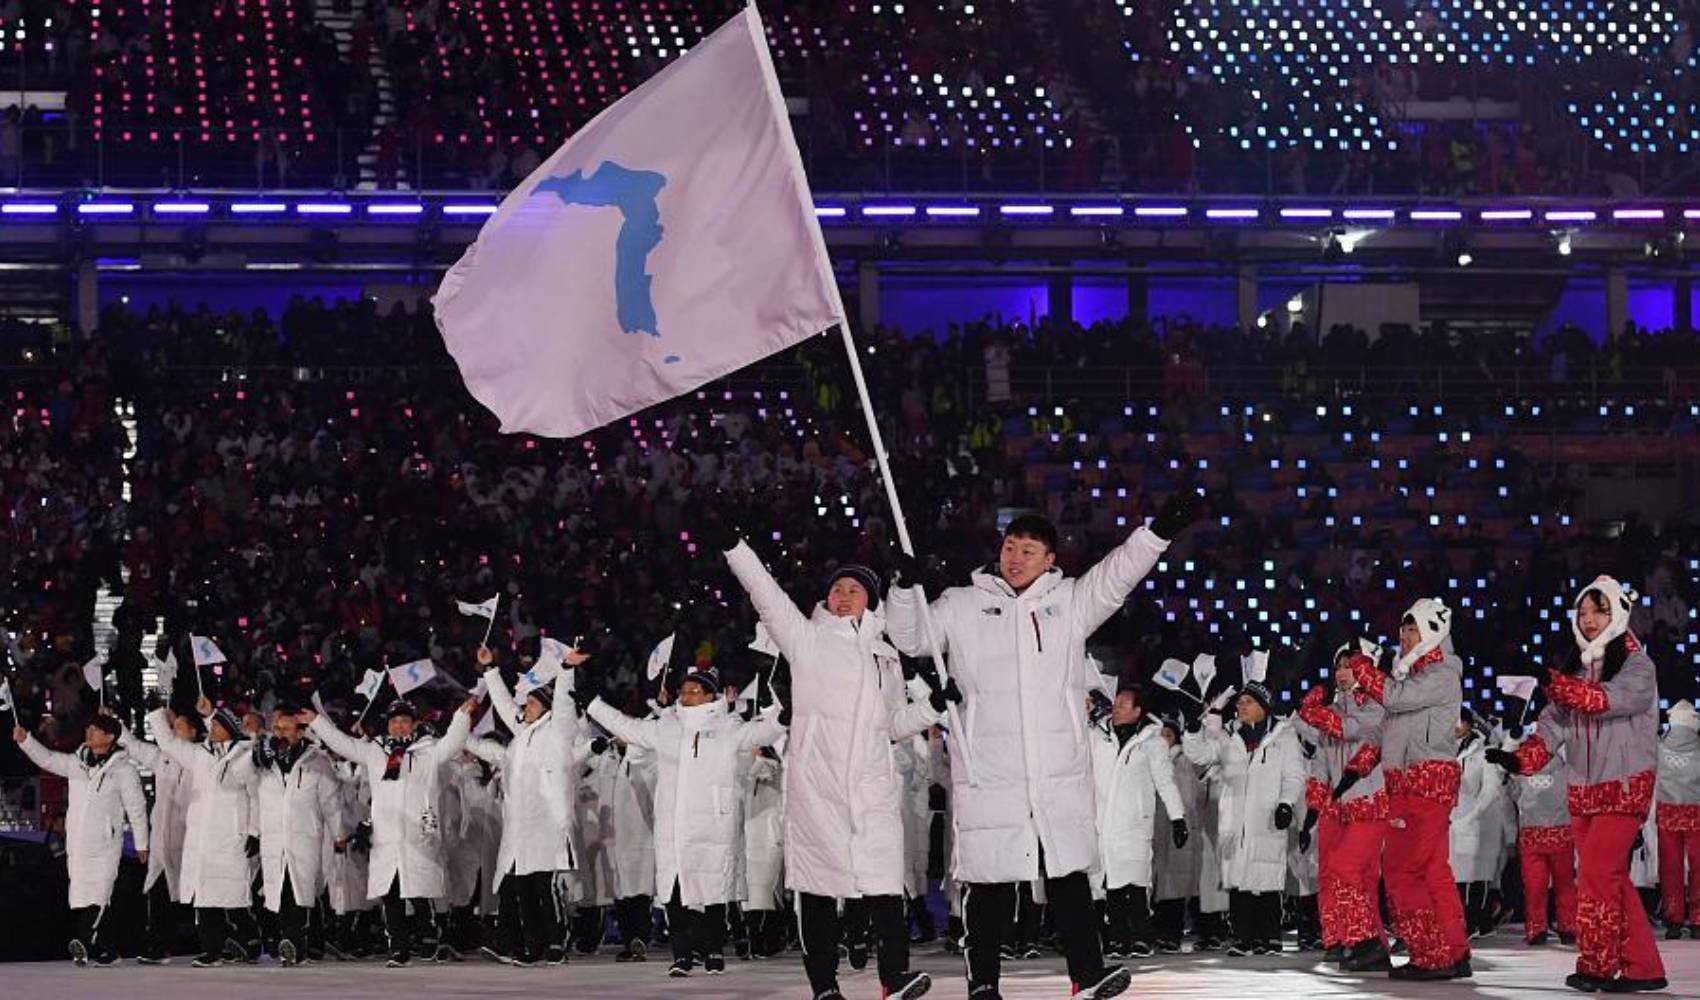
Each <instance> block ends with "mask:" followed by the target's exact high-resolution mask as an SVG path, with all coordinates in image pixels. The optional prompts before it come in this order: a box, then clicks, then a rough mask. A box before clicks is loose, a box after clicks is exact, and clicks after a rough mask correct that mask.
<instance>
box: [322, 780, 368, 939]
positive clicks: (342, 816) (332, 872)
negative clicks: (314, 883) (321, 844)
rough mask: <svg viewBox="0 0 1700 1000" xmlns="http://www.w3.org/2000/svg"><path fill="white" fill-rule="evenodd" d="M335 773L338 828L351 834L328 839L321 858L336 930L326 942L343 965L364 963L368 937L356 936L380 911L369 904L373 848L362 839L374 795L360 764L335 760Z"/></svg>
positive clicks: (366, 827) (327, 899)
mask: <svg viewBox="0 0 1700 1000" xmlns="http://www.w3.org/2000/svg"><path fill="white" fill-rule="evenodd" d="M331 770H332V773H333V774H334V775H335V776H336V781H337V795H336V805H337V823H336V826H337V828H338V829H341V830H346V831H348V833H347V834H346V835H345V836H343V837H342V838H341V839H337V840H329V839H327V840H326V841H325V849H324V852H323V854H322V857H323V859H324V860H323V862H322V863H321V866H322V868H323V870H324V873H325V899H326V901H327V902H329V903H330V909H331V916H332V917H334V918H335V920H336V926H335V927H334V928H331V929H327V934H326V937H327V938H328V939H329V944H330V947H329V948H328V949H327V951H328V952H329V953H330V954H331V955H332V956H333V957H335V958H339V959H341V958H362V957H364V956H365V954H366V949H365V946H364V944H363V943H362V937H363V935H361V934H359V933H357V931H358V930H359V927H358V925H359V923H360V922H361V920H362V914H365V913H367V912H369V911H370V910H371V909H372V908H373V907H374V906H376V905H377V903H376V902H375V901H374V900H371V899H368V898H366V875H367V861H368V859H369V858H370V856H371V842H370V840H369V839H367V838H365V837H364V836H363V833H362V828H365V830H367V831H369V830H370V823H371V820H372V792H371V789H370V788H369V787H368V786H367V783H366V778H365V777H364V776H363V775H362V774H361V773H360V766H359V765H358V764H353V763H350V762H349V761H346V760H333V761H332V762H331Z"/></svg>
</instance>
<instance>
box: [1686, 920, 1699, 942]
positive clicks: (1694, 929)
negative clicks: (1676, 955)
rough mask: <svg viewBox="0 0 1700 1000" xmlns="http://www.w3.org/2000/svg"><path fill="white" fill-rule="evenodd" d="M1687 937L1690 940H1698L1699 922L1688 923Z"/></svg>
mask: <svg viewBox="0 0 1700 1000" xmlns="http://www.w3.org/2000/svg"><path fill="white" fill-rule="evenodd" d="M1688 937H1689V940H1691V941H1700V924H1689V925H1688Z"/></svg>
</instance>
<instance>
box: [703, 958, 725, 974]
mask: <svg viewBox="0 0 1700 1000" xmlns="http://www.w3.org/2000/svg"><path fill="white" fill-rule="evenodd" d="M702 970H703V971H704V972H706V973H708V974H709V975H711V976H718V975H720V974H721V973H723V972H725V971H726V956H725V955H705V956H703V960H702Z"/></svg>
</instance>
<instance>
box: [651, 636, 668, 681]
mask: <svg viewBox="0 0 1700 1000" xmlns="http://www.w3.org/2000/svg"><path fill="white" fill-rule="evenodd" d="M672 659H673V636H671V635H670V636H668V637H667V638H665V639H663V640H661V642H660V643H659V644H658V645H657V646H656V647H655V648H654V649H652V650H650V651H649V663H648V665H647V667H646V670H647V671H648V673H649V679H650V680H654V679H656V678H657V677H660V676H661V672H662V671H664V670H666V669H667V664H668V662H669V661H670V660H672Z"/></svg>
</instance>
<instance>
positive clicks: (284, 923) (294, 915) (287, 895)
mask: <svg viewBox="0 0 1700 1000" xmlns="http://www.w3.org/2000/svg"><path fill="white" fill-rule="evenodd" d="M312 905H313V901H312V900H310V899H308V900H297V899H296V898H295V884H294V883H293V882H292V881H291V880H290V878H289V869H288V866H285V868H284V872H283V891H282V894H281V895H280V897H279V899H278V910H277V937H278V941H279V942H280V943H281V942H283V941H288V942H289V943H290V944H292V945H294V946H295V950H296V952H297V953H299V954H302V955H305V953H306V951H307V911H308V909H309V908H311V907H312Z"/></svg>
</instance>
